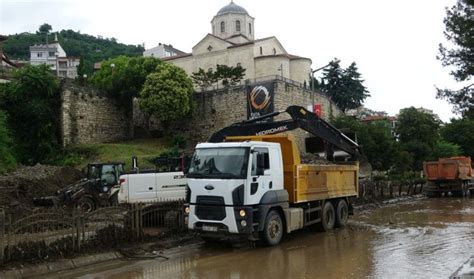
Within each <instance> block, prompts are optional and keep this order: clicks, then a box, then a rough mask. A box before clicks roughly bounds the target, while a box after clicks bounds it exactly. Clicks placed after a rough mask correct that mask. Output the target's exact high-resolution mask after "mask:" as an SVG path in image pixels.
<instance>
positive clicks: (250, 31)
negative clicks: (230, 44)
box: [249, 23, 252, 34]
mask: <svg viewBox="0 0 474 279" xmlns="http://www.w3.org/2000/svg"><path fill="white" fill-rule="evenodd" d="M249 34H252V23H249Z"/></svg>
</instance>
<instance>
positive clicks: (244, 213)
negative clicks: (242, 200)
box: [239, 209, 247, 217]
mask: <svg viewBox="0 0 474 279" xmlns="http://www.w3.org/2000/svg"><path fill="white" fill-rule="evenodd" d="M239 215H240V217H245V215H247V212H245V210H243V209H241V210H240V211H239Z"/></svg>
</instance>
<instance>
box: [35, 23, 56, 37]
mask: <svg viewBox="0 0 474 279" xmlns="http://www.w3.org/2000/svg"><path fill="white" fill-rule="evenodd" d="M51 30H53V27H51V25H49V24H48V23H43V24H41V25H40V27H39V28H38V32H39V33H41V34H49V32H51Z"/></svg>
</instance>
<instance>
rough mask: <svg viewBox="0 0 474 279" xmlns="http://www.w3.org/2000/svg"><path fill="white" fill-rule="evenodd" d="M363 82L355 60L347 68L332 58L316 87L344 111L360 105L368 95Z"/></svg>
mask: <svg viewBox="0 0 474 279" xmlns="http://www.w3.org/2000/svg"><path fill="white" fill-rule="evenodd" d="M363 82H364V80H362V78H361V74H360V73H359V72H358V68H357V65H356V63H355V62H353V63H352V64H351V65H350V66H349V67H348V68H347V69H342V68H341V66H340V61H339V60H338V59H334V60H333V61H331V62H330V63H329V66H328V67H327V68H325V69H324V71H323V76H322V78H321V82H320V83H318V87H319V88H320V89H321V90H322V91H323V93H325V94H326V95H328V96H329V97H330V98H331V100H333V101H334V102H335V103H336V104H337V106H338V107H339V108H340V109H341V110H342V111H344V112H345V111H347V110H348V109H354V108H357V107H359V106H361V105H362V103H363V102H364V100H365V99H366V98H367V97H369V96H370V95H369V94H368V90H367V88H366V87H365V86H364V85H363ZM315 84H316V83H315Z"/></svg>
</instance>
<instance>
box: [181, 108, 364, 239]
mask: <svg viewBox="0 0 474 279" xmlns="http://www.w3.org/2000/svg"><path fill="white" fill-rule="evenodd" d="M286 112H288V113H289V114H290V116H291V117H292V119H290V120H284V121H277V122H273V121H271V122H260V121H259V120H263V119H265V118H267V117H272V116H275V115H276V114H275V113H274V114H271V115H270V116H264V117H262V118H259V119H257V120H250V121H244V122H241V123H237V124H234V125H232V126H229V127H227V128H224V129H223V130H221V131H219V132H217V133H216V134H214V135H213V136H212V137H211V139H210V142H207V143H200V144H198V145H197V146H196V149H195V153H194V155H193V157H192V159H191V163H190V168H189V171H188V173H187V179H188V186H187V194H186V200H187V203H188V204H187V207H186V212H187V221H188V228H189V229H190V230H193V231H196V232H198V233H199V234H201V236H202V237H203V239H204V240H206V241H213V240H215V239H234V238H244V239H250V240H257V239H261V240H263V241H264V242H265V243H266V244H267V245H276V244H278V243H279V242H280V241H281V238H282V236H283V234H284V233H291V232H293V231H295V230H298V229H301V228H303V227H306V226H309V225H313V224H314V225H317V226H319V228H320V229H321V230H323V231H327V230H331V229H333V228H334V227H337V226H344V225H345V224H346V222H347V219H348V215H349V214H350V213H352V200H353V199H354V198H355V197H357V195H358V184H359V183H358V172H359V166H358V162H357V161H354V160H353V161H343V162H331V163H329V164H325V165H316V164H303V163H302V162H301V158H300V151H299V148H298V146H297V144H296V142H295V138H294V137H293V136H292V135H291V134H286V135H272V134H275V133H280V132H285V131H289V130H292V129H294V128H302V129H304V130H306V131H308V132H310V133H312V134H313V135H317V136H320V137H321V138H322V139H323V140H324V144H325V146H326V149H327V151H328V150H329V152H331V151H334V147H337V148H338V149H341V150H343V151H345V152H346V153H347V154H348V156H349V157H351V158H354V157H355V156H356V155H357V154H358V152H359V148H358V145H357V143H355V142H354V141H352V140H351V139H349V138H348V137H346V136H345V135H344V134H342V133H341V132H340V131H339V130H337V129H336V128H335V127H333V126H330V124H329V123H327V122H325V121H324V120H323V119H321V118H319V117H317V116H316V115H314V114H312V113H311V112H309V111H307V110H306V109H304V108H302V107H296V106H293V107H289V108H288V109H287V110H286ZM308 142H314V141H311V140H310V141H308ZM330 145H331V146H330ZM329 152H326V153H329ZM327 157H328V158H331V157H332V154H329V155H327Z"/></svg>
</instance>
